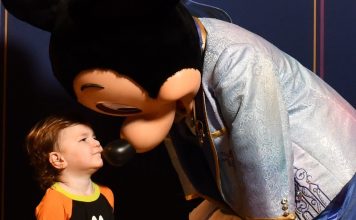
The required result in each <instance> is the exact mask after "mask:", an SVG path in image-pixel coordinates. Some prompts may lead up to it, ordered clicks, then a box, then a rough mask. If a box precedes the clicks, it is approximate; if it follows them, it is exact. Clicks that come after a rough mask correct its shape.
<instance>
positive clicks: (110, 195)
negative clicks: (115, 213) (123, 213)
mask: <svg viewBox="0 0 356 220" xmlns="http://www.w3.org/2000/svg"><path fill="white" fill-rule="evenodd" d="M99 187H100V192H101V193H102V194H103V195H104V196H105V198H106V199H107V200H108V202H109V203H110V205H111V207H112V208H113V209H114V194H113V192H112V191H111V189H110V188H109V187H106V186H99Z"/></svg>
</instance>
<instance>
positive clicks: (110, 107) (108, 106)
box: [96, 102, 142, 115]
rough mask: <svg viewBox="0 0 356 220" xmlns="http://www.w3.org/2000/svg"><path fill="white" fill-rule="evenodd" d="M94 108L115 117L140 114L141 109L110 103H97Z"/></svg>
mask: <svg viewBox="0 0 356 220" xmlns="http://www.w3.org/2000/svg"><path fill="white" fill-rule="evenodd" d="M96 107H97V108H98V109H99V110H101V111H103V112H106V113H110V114H115V115H132V114H138V113H141V112H142V110H141V109H138V108H135V107H132V106H127V105H122V104H117V103H110V102H99V103H97V104H96Z"/></svg>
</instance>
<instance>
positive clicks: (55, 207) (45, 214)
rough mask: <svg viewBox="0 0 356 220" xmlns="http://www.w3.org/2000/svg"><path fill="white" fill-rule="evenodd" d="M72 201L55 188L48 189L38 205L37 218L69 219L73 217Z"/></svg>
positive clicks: (39, 219)
mask: <svg viewBox="0 0 356 220" xmlns="http://www.w3.org/2000/svg"><path fill="white" fill-rule="evenodd" d="M71 206H72V202H71V200H70V199H69V198H66V197H65V196H63V195H61V194H60V193H58V192H56V191H55V190H53V189H48V190H47V191H46V194H45V195H44V197H43V198H42V200H41V202H40V203H39V205H38V206H37V207H36V218H37V220H68V219H70V217H71V210H72V207H71Z"/></svg>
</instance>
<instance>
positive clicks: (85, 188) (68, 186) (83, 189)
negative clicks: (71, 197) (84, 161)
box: [59, 177, 94, 195]
mask: <svg viewBox="0 0 356 220" xmlns="http://www.w3.org/2000/svg"><path fill="white" fill-rule="evenodd" d="M59 184H60V186H61V187H62V188H63V189H64V190H65V191H67V192H69V193H72V194H75V195H91V194H93V193H94V186H93V182H92V181H91V179H90V178H78V177H77V178H76V177H70V178H69V177H66V178H64V177H62V178H61V179H60V181H59Z"/></svg>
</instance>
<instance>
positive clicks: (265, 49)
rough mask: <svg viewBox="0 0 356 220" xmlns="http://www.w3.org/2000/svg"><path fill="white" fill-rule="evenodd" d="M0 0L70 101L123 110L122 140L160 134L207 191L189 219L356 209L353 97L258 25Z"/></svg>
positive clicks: (157, 11)
mask: <svg viewBox="0 0 356 220" xmlns="http://www.w3.org/2000/svg"><path fill="white" fill-rule="evenodd" d="M3 2H4V4H5V6H6V7H7V8H8V10H9V11H10V12H12V13H13V14H14V15H15V16H17V17H18V18H20V19H22V20H24V21H26V22H29V23H31V24H33V25H35V26H37V27H40V28H42V29H45V30H48V31H50V32H51V42H50V58H51V63H52V67H53V72H54V74H55V76H56V77H57V79H58V80H59V81H60V82H61V84H62V85H63V87H64V88H66V90H67V91H68V92H69V93H70V94H72V95H73V96H75V97H76V98H77V100H78V102H79V103H81V104H83V105H84V106H86V107H87V108H90V109H92V110H94V111H96V112H98V113H101V114H107V115H112V116H122V117H125V121H124V123H123V125H122V126H121V128H120V139H121V141H120V143H121V142H123V143H124V145H125V146H132V147H133V148H134V149H135V151H136V152H138V153H140V152H146V151H149V150H151V149H153V148H154V147H156V146H157V145H158V144H159V143H161V142H162V141H164V142H165V143H166V144H167V145H168V148H169V150H170V152H171V155H173V156H174V157H172V158H175V160H174V161H173V163H174V164H175V165H176V167H177V169H178V173H179V174H180V176H181V178H182V180H188V182H189V184H188V185H189V187H190V189H192V190H194V191H195V193H196V195H198V196H201V197H203V198H205V199H206V200H205V201H204V202H203V203H202V204H201V205H200V206H198V207H197V208H196V209H195V210H193V212H192V213H191V214H190V219H222V218H231V219H326V218H327V217H329V216H337V215H338V216H342V218H343V219H352V217H355V215H356V212H355V210H352V209H351V207H352V204H355V198H356V196H355V184H356V178H355V171H356V160H355V158H356V147H355V146H356V135H355V131H356V112H355V109H354V108H353V107H352V106H351V105H350V104H348V103H347V102H346V101H345V100H344V99H343V98H342V97H341V96H340V95H339V94H338V93H337V92H336V91H334V90H333V89H332V88H331V87H330V86H328V85H327V84H326V83H325V82H324V81H322V80H321V79H320V78H318V76H317V75H315V74H314V73H312V72H311V71H309V70H308V69H306V68H305V67H304V66H302V65H301V64H300V63H299V62H298V61H296V60H295V59H294V58H292V57H291V56H289V55H287V54H285V53H284V52H282V51H280V50H279V49H278V48H276V47H275V46H273V45H272V44H271V43H269V42H267V41H266V40H264V39H263V38H261V37H260V36H257V35H256V34H253V33H251V32H249V31H247V30H245V29H243V28H242V27H239V26H237V25H234V24H230V23H227V22H224V21H220V20H216V19H209V18H196V17H192V16H191V14H190V13H189V12H188V10H187V9H186V8H185V7H184V5H182V4H181V3H180V2H179V1H177V0H164V1H147V0H146V1H144V0H142V1H141V0H136V1H135V4H133V3H132V1H117V0H67V1H64V0H57V1H54V0H52V1H49V0H42V1H39V0H37V1H33V2H32V1H24V0H21V1H20V0H5V1H3ZM134 5H135V6H134ZM136 5H138V6H137V7H136ZM44 18H45V19H44ZM122 140H123V141H122ZM128 149H130V147H129V148H128ZM118 151H120V150H117V151H116V152H118ZM114 152H115V150H114ZM125 152H126V151H125ZM121 156H122V155H121V154H118V155H116V156H111V159H113V158H115V157H121ZM109 158H110V157H109ZM113 160H115V159H113ZM118 160H120V159H118ZM185 178H186V179H185ZM182 182H184V183H187V181H182ZM190 184H191V185H190ZM190 192H191V191H190ZM346 198H351V200H349V199H346ZM333 199H334V201H331V200H333ZM330 201H331V202H330ZM335 201H336V202H335ZM323 210H324V211H323ZM320 213H322V214H320Z"/></svg>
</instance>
